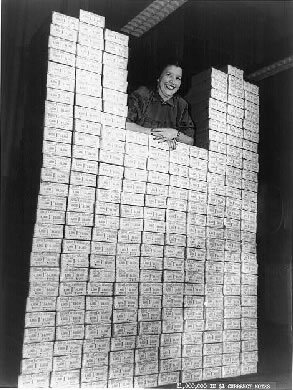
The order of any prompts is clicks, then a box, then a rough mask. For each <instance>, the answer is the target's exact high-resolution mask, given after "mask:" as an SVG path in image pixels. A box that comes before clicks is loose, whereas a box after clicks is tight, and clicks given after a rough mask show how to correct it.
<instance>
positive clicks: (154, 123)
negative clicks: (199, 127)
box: [127, 87, 194, 138]
mask: <svg viewBox="0 0 293 390" xmlns="http://www.w3.org/2000/svg"><path fill="white" fill-rule="evenodd" d="M127 121H128V122H133V123H136V124H137V125H140V126H143V127H150V128H163V127H169V128H173V129H177V130H179V131H180V132H182V133H184V134H186V135H187V136H189V137H192V138H194V124H193V122H192V119H191V117H190V115H189V113H188V104H187V102H186V101H185V100H184V99H183V98H182V97H180V96H178V95H174V96H172V97H171V98H170V99H169V100H167V101H166V102H164V101H163V100H162V98H161V97H160V95H159V93H158V92H157V91H154V90H151V89H149V88H147V87H139V88H138V89H137V90H136V91H134V92H133V93H132V94H131V95H129V98H128V115H127Z"/></svg>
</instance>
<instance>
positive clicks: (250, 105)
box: [241, 81, 259, 375]
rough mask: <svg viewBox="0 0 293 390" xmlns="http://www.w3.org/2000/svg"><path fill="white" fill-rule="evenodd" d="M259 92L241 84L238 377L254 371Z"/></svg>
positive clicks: (251, 86) (255, 346)
mask: <svg viewBox="0 0 293 390" xmlns="http://www.w3.org/2000/svg"><path fill="white" fill-rule="evenodd" d="M258 141H259V89H258V87H257V86H255V85H253V84H250V83H248V82H245V81H244V121H243V173H242V214H241V241H242V252H241V306H242V312H241V327H242V330H241V351H242V352H241V375H246V374H250V373H254V372H256V371H257V348H258V344H257V256H256V229H257V173H258V170H259V163H258V153H257V146H258Z"/></svg>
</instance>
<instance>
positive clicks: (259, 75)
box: [246, 55, 293, 81]
mask: <svg viewBox="0 0 293 390" xmlns="http://www.w3.org/2000/svg"><path fill="white" fill-rule="evenodd" d="M290 68H293V55H291V56H289V57H286V58H284V59H282V60H280V61H277V62H274V63H273V64H271V65H268V66H265V67H264V68H261V69H259V70H257V71H256V72H253V73H251V74H250V75H248V76H246V79H247V80H249V81H260V80H263V79H266V78H267V77H270V76H273V75H274V74H277V73H280V72H283V71H284V70H287V69H290Z"/></svg>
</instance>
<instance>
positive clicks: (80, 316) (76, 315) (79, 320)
mask: <svg viewBox="0 0 293 390" xmlns="http://www.w3.org/2000/svg"><path fill="white" fill-rule="evenodd" d="M84 313H85V312H84V310H67V311H57V317H56V325H57V326H62V325H73V324H83V323H84Z"/></svg>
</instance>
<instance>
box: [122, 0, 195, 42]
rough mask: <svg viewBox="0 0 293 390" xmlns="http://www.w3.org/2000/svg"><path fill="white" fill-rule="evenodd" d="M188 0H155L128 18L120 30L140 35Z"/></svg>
mask: <svg viewBox="0 0 293 390" xmlns="http://www.w3.org/2000/svg"><path fill="white" fill-rule="evenodd" d="M187 1H188V0H155V1H153V2H152V3H151V4H150V5H148V6H147V7H146V8H145V9H144V10H142V11H141V12H140V13H139V14H138V15H136V16H135V17H134V18H133V19H131V20H130V22H128V23H127V24H126V25H125V26H124V27H122V28H121V32H123V33H125V34H129V35H133V36H135V37H140V36H141V35H143V34H144V33H146V32H147V31H148V30H150V29H151V28H152V27H154V26H155V25H157V24H158V23H160V22H161V21H162V20H163V19H165V18H166V17H167V16H169V15H170V14H171V13H172V12H174V11H175V10H176V9H177V8H179V7H181V6H182V5H183V4H184V3H186V2H187Z"/></svg>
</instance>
